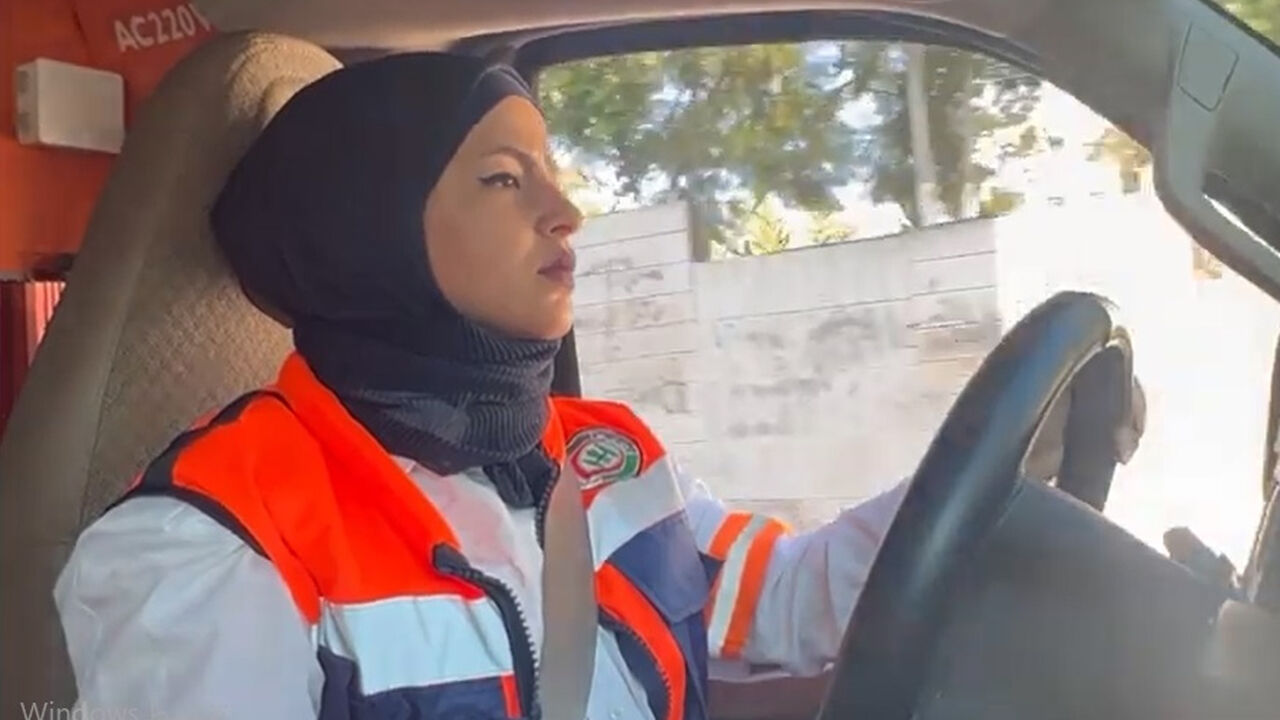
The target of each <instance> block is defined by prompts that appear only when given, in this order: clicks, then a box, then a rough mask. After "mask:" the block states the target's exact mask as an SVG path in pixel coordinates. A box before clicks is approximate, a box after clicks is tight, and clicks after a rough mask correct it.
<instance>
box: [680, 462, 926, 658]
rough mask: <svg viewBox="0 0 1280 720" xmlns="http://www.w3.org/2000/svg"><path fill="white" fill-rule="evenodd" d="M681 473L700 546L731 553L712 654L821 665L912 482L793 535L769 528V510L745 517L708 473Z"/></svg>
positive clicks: (720, 589) (719, 586) (720, 556)
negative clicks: (716, 491)
mask: <svg viewBox="0 0 1280 720" xmlns="http://www.w3.org/2000/svg"><path fill="white" fill-rule="evenodd" d="M677 475H678V477H681V479H680V484H681V486H682V490H683V491H684V492H685V497H686V503H687V508H688V513H689V518H690V521H691V523H692V525H693V528H694V534H695V535H696V536H697V539H698V544H699V546H700V548H701V549H702V551H703V552H704V553H705V554H708V555H710V556H712V557H715V558H716V559H717V560H721V561H722V563H723V564H722V566H721V570H720V577H719V578H718V581H717V583H716V590H715V592H714V593H713V597H712V605H711V607H710V612H709V618H710V619H709V622H708V629H707V635H708V641H709V643H710V645H711V647H710V650H711V655H712V657H714V658H718V659H720V660H721V661H739V662H746V663H751V664H759V665H770V666H778V667H781V668H783V669H784V670H786V671H787V672H788V673H791V674H795V675H815V674H817V673H820V672H822V671H823V670H824V669H825V668H826V667H827V666H828V665H829V664H830V663H832V662H833V661H834V660H835V658H836V654H837V653H838V652H839V650H840V642H841V639H842V638H843V636H844V630H845V626H846V625H847V624H848V622H849V616H850V615H851V614H852V613H853V607H854V604H855V603H856V602H857V600H858V595H859V594H860V593H861V592H862V587H863V585H864V584H865V583H866V579H867V574H868V572H869V571H870V569H871V563H872V561H873V560H874V559H875V555H876V552H877V551H878V550H879V548H880V542H881V541H882V540H883V539H884V536H885V534H886V533H887V532H888V530H889V525H890V524H891V523H892V521H893V518H894V516H895V515H896V514H897V511H898V505H899V504H900V503H901V502H902V497H903V495H904V494H905V492H906V488H907V484H908V483H907V482H905V481H904V482H901V483H899V484H898V485H896V486H894V487H893V488H891V489H890V490H888V491H886V492H884V493H881V494H880V495H877V496H874V497H872V498H870V499H868V500H866V501H865V502H862V503H860V504H858V505H855V506H853V507H850V508H848V509H846V510H844V511H843V512H841V513H840V514H839V516H837V517H836V519H834V520H833V521H831V522H830V523H828V524H827V525H824V526H822V527H820V528H817V529H816V530H813V531H810V532H807V533H801V534H795V535H791V534H787V533H785V532H781V531H780V530H776V531H775V532H773V533H770V532H769V531H770V529H771V527H772V528H776V527H777V522H776V521H773V520H770V519H768V518H762V517H752V518H751V519H750V520H748V521H747V522H746V523H745V524H744V523H743V522H742V520H743V518H742V517H741V516H742V515H744V513H734V512H731V511H729V510H728V509H726V508H725V507H724V505H723V504H722V503H721V502H720V501H719V500H717V499H716V498H715V497H713V496H712V495H711V493H710V491H709V490H708V489H707V488H706V486H705V485H704V484H703V483H701V482H699V481H696V480H693V479H691V478H688V477H687V476H681V474H680V473H677ZM734 515H737V516H739V517H738V518H737V520H736V521H735V520H734V519H733V516H734ZM739 528H741V529H740V530H739ZM735 533H736V537H735ZM726 539H733V540H734V541H733V542H732V543H728V544H726V543H725V540H726ZM717 545H719V547H716V546H717ZM753 564H754V565H755V566H756V569H753V568H752V565H753ZM753 578H754V579H753ZM734 615H737V616H738V617H736V618H735V617H733V616H734ZM718 616H724V617H727V618H729V620H728V621H727V624H726V621H725V620H724V618H719V624H718V623H717V620H718ZM727 627H731V628H732V629H731V630H730V631H726V628H727ZM725 667H726V668H727V667H728V666H725Z"/></svg>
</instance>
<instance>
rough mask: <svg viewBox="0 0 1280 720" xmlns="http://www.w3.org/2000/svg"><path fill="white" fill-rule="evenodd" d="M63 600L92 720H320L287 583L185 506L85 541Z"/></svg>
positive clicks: (123, 513)
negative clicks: (100, 716) (105, 719)
mask: <svg viewBox="0 0 1280 720" xmlns="http://www.w3.org/2000/svg"><path fill="white" fill-rule="evenodd" d="M54 598H55V601H56V603H57V606H58V611H59V614H60V615H61V618H62V626H63V630H64V632H65V635H66V640H67V648H68V651H69V652H70V656H71V664H72V667H73V669H74V671H75V677H76V687H77V689H78V692H79V696H80V700H79V704H80V705H81V706H82V707H83V708H84V709H85V711H86V712H87V713H88V715H87V716H94V712H93V710H94V709H97V708H101V709H102V712H105V713H107V714H111V713H116V714H119V713H128V712H132V713H135V715H136V716H137V717H171V718H208V719H210V720H220V719H226V720H233V719H234V718H249V717H263V718H267V717H269V718H281V719H282V720H314V718H315V717H316V716H317V712H318V707H319V698H320V691H321V687H322V685H323V674H322V673H321V671H320V667H319V663H318V661H317V659H316V654H315V650H314V649H313V647H312V644H311V638H310V631H309V629H308V626H307V624H306V622H305V620H304V619H303V618H302V616H301V615H300V614H299V613H298V610H297V608H296V606H295V605H294V603H293V600H292V598H291V597H290V594H289V592H288V590H287V589H286V587H285V584H284V582H283V581H282V580H281V579H280V576H279V575H278V573H277V572H276V570H275V568H274V566H272V564H271V563H270V562H269V561H267V560H266V559H265V558H263V557H261V556H260V555H258V554H257V553H255V552H254V551H253V550H251V549H250V548H249V547H248V546H247V545H245V544H244V543H243V542H242V541H241V540H240V539H239V538H238V537H236V536H235V535H234V534H232V533H231V532H230V531H228V530H227V529H225V528H223V527H222V526H221V525H219V524H218V523H216V522H214V521H213V520H212V519H210V518H209V517H208V516H207V515H205V514H204V513H202V512H200V511H199V510H197V509H195V508H194V507H192V506H190V505H188V504H186V503H184V502H181V501H179V500H176V499H173V498H168V497H140V498H134V499H132V500H129V501H128V502H125V503H123V504H122V505H120V506H118V507H116V508H114V509H113V510H111V511H110V512H108V513H107V514H106V515H104V516H103V517H102V518H101V519H99V520H98V521H97V522H95V523H94V524H93V525H92V526H90V527H89V528H88V529H87V530H85V532H84V534H82V535H81V536H80V538H79V540H78V541H77V543H76V547H75V549H74V550H73V551H72V554H71V559H70V560H69V561H68V563H67V565H66V567H65V568H64V569H63V571H62V574H61V576H60V577H59V578H58V583H57V586H56V587H55V590H54ZM111 716H112V717H114V716H115V715H111ZM120 716H121V717H124V716H125V715H120ZM132 716H133V715H130V717H132Z"/></svg>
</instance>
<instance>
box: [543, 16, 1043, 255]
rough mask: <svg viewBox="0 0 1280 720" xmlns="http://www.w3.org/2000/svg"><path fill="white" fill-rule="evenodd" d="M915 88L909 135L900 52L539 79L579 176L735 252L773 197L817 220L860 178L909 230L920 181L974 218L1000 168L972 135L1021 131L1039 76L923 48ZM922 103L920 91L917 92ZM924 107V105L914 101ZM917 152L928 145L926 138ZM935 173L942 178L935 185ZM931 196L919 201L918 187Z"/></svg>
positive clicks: (692, 55) (887, 49)
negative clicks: (681, 203) (606, 180)
mask: <svg viewBox="0 0 1280 720" xmlns="http://www.w3.org/2000/svg"><path fill="white" fill-rule="evenodd" d="M919 54H920V56H921V67H919V68H918V69H920V70H922V72H921V73H920V74H919V77H918V78H917V79H918V80H920V81H921V82H922V84H923V87H920V83H917V85H916V86H915V87H916V90H917V91H919V90H921V89H922V90H923V91H924V92H925V94H926V95H927V101H926V102H925V103H924V104H925V105H926V106H927V107H926V112H925V113H924V114H923V115H917V120H920V121H922V122H919V123H917V125H919V126H920V127H918V128H917V131H918V132H917V134H918V135H919V134H920V132H919V131H920V128H924V129H925V130H927V139H928V143H927V145H925V144H920V143H917V144H916V145H914V146H913V144H912V142H911V136H910V128H909V118H910V111H909V108H908V102H907V100H908V98H907V92H908V86H907V64H906V62H905V55H904V52H903V49H902V46H899V45H896V44H889V43H882V42H863V41H849V42H826V41H822V42H810V43H792V44H779V45H753V46H741V47H725V48H696V49H686V50H673V51H663V52H649V53H636V54H631V55H621V56H613V57H605V58H597V59H591V60H585V61H579V62H575V63H569V64H566V65H562V66H559V67H556V68H552V69H551V70H549V71H547V72H546V73H545V74H544V75H543V76H542V77H541V78H540V88H541V91H542V101H543V106H544V108H545V110H546V113H547V119H548V125H549V127H550V129H551V132H552V135H553V137H554V138H555V145H556V149H557V151H558V153H559V154H561V155H562V156H567V157H568V158H569V161H570V162H571V163H572V164H575V165H578V166H600V167H605V168H607V174H609V175H610V176H611V181H612V182H611V184H612V187H613V190H614V192H615V193H616V194H617V195H618V196H619V197H626V198H629V199H631V200H634V201H636V202H641V203H652V202H659V201H665V200H673V199H680V200H685V201H688V202H690V203H692V204H693V205H694V206H695V210H696V212H697V216H698V217H699V218H700V219H702V221H703V222H704V223H705V224H706V227H705V228H704V230H705V231H706V232H707V233H708V234H709V235H710V237H711V239H712V240H713V241H715V242H717V243H718V244H720V245H721V246H722V247H725V248H728V249H730V250H731V251H732V250H733V249H734V248H737V247H747V246H749V245H755V246H760V247H763V246H777V245H778V243H773V242H770V243H763V244H761V243H754V244H753V243H747V242H743V243H729V242H727V240H728V239H729V238H733V237H737V238H742V237H745V233H747V231H748V228H747V226H746V224H747V223H748V222H749V221H751V222H756V223H757V226H758V222H759V221H758V220H755V221H752V220H751V218H752V217H753V216H754V215H755V212H756V211H757V210H758V209H759V208H760V207H761V203H762V202H764V201H765V200H766V199H767V198H774V199H776V200H778V201H779V202H781V204H782V206H783V207H785V208H788V209H801V210H804V211H806V212H809V213H812V214H816V215H824V214H827V215H829V214H831V213H832V212H834V211H837V210H839V209H841V204H840V201H839V199H838V198H837V195H836V190H838V189H840V188H842V187H846V186H850V185H853V184H855V183H858V182H862V183H866V184H867V185H868V187H869V189H870V195H871V199H872V200H873V201H875V202H894V203H897V204H899V205H900V206H901V207H902V208H903V210H904V212H905V213H906V215H907V217H909V218H911V219H912V221H913V222H914V223H915V224H917V225H918V224H920V222H919V218H918V215H919V213H918V209H917V208H918V205H919V204H918V203H917V202H916V196H917V191H916V190H915V185H916V182H917V175H916V168H917V164H916V162H915V160H916V159H917V155H922V156H924V157H926V158H927V156H928V153H929V151H932V153H933V155H934V158H935V161H934V162H927V161H926V162H924V163H922V164H921V167H920V169H921V170H922V171H923V172H922V175H921V176H920V178H921V179H922V180H924V185H925V186H926V187H929V186H936V188H937V195H938V196H939V197H938V198H937V199H936V200H935V203H936V204H937V205H938V206H940V208H941V211H942V212H945V213H947V214H949V215H950V216H952V217H963V216H967V215H971V214H972V213H971V212H969V211H968V209H967V208H968V206H969V205H970V204H972V203H971V202H970V201H971V198H972V197H973V196H974V189H975V188H976V187H977V186H978V185H980V184H981V183H982V182H983V181H984V180H985V179H986V178H987V177H989V176H990V175H991V174H992V172H993V169H992V168H989V167H986V166H984V165H982V164H981V163H978V162H975V161H974V160H973V157H972V156H973V147H974V142H975V140H976V139H977V138H978V137H980V136H984V135H989V134H990V133H991V132H992V131H993V130H994V129H997V128H1004V127H1010V126H1013V125H1016V124H1019V123H1024V122H1025V121H1026V117H1027V112H1028V111H1029V109H1030V107H1033V106H1034V103H1035V102H1036V101H1037V99H1038V87H1039V84H1038V82H1035V81H1029V80H1028V79H1027V78H1026V77H1025V76H1024V75H1023V74H1022V73H1019V72H1015V71H1013V70H1012V69H1011V68H1008V67H1007V66H1005V65H1003V64H1001V63H998V62H995V61H992V60H988V59H986V58H985V57H982V56H978V55H974V54H972V53H967V52H962V51H957V50H951V49H948V48H938V47H923V48H920V52H919ZM917 94H918V93H917ZM918 100H919V98H917V101H918ZM921 142H923V141H921ZM930 174H932V175H933V176H934V178H936V180H931V179H930V177H929V176H930ZM926 192H927V191H926Z"/></svg>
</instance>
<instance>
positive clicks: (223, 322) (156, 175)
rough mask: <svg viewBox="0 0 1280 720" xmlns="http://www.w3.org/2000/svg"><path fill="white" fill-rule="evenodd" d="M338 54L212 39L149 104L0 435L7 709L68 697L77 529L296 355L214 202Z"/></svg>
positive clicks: (275, 40) (256, 39) (0, 712)
mask: <svg viewBox="0 0 1280 720" xmlns="http://www.w3.org/2000/svg"><path fill="white" fill-rule="evenodd" d="M338 67H339V63H338V62H337V60H335V59H334V58H333V57H332V56H331V55H329V54H328V53H327V52H325V51H324V50H322V49H321V48H319V47H317V46H314V45H311V44H309V43H306V42H302V41H299V40H295V39H291V38H286V37H282V36H275V35H264V34H235V35H225V36H221V37H217V38H214V39H213V40H210V41H209V42H208V43H206V44H205V45H203V46H202V47H201V48H199V49H198V50H196V51H195V52H194V53H192V54H191V55H190V56H188V57H187V58H186V59H185V60H183V61H182V62H181V63H179V64H178V66H176V67H175V68H174V69H173V70H172V71H171V72H170V74H169V75H168V76H167V77H166V79H165V80H164V81H163V82H162V83H161V84H160V86H159V87H158V88H157V90H156V92H155V93H154V94H153V95H152V97H151V98H150V99H149V100H148V101H147V103H146V104H145V105H144V106H143V108H142V110H141V112H140V113H139V117H137V118H136V120H135V122H134V124H133V125H132V127H131V128H130V132H129V136H128V138H127V140H126V142H125V146H124V150H123V152H122V154H121V155H120V157H119V158H118V160H117V161H116V163H115V166H114V168H113V171H112V175H111V177H110V179H109V181H108V182H107V185H106V188H105V190H104V192H103V194H102V196H101V198H100V199H99V202H98V205H97V207H96V209H95V210H94V215H93V218H92V220H91V222H90V225H89V229H88V231H87V233H86V236H85V240H84V243H83V246H82V249H81V251H80V253H79V255H78V256H77V258H76V262H75V267H74V268H73V270H72V272H71V275H70V278H69V280H68V283H67V288H66V292H65V294H64V296H63V298H62V301H61V303H60V305H59V308H58V310H57V312H56V313H55V315H54V317H53V320H52V322H51V323H50V326H49V328H48V332H47V334H46V335H45V339H44V341H43V343H42V344H41V347H40V349H39V351H38V352H37V355H36V358H35V362H34V364H33V366H32V368H31V371H30V374H29V375H28V376H27V380H26V383H25V386H24V388H23V390H22V393H21V395H20V396H19V397H18V400H17V403H16V405H15V407H14V409H13V413H12V415H11V417H10V420H9V424H8V430H7V432H6V434H5V437H4V439H3V443H2V444H0V573H3V578H2V579H0V624H3V627H5V628H6V633H7V634H6V637H5V639H4V642H3V643H0V686H3V687H4V700H3V703H4V704H3V707H2V708H0V718H9V717H19V716H21V715H20V709H19V703H20V702H24V701H25V702H35V703H45V702H48V701H50V700H53V701H55V707H69V706H70V700H71V699H72V696H73V694H74V686H73V683H72V680H71V675H70V671H69V667H68V663H67V661H66V659H65V650H64V648H63V640H62V635H61V630H60V627H59V625H58V622H57V618H56V614H55V609H54V606H53V601H52V596H51V592H52V588H53V583H54V580H55V579H56V576H57V573H58V572H59V571H60V570H61V568H62V566H63V564H64V563H65V562H66V558H67V554H68V552H69V550H70V548H71V546H72V544H73V543H74V540H75V537H76V536H77V535H78V534H79V532H80V530H81V529H83V527H84V526H85V525H87V524H88V523H89V522H91V521H92V520H94V519H95V518H96V517H97V516H98V514H99V513H100V512H101V511H102V510H103V508H105V507H106V506H107V505H108V504H109V503H110V502H111V501H112V500H114V499H115V498H116V497H118V495H119V494H120V492H121V491H122V490H123V488H124V487H125V485H127V484H128V483H129V481H130V480H131V479H132V478H133V477H134V476H135V475H136V474H137V473H138V472H139V471H140V470H141V469H142V468H143V467H144V465H145V464H146V462H147V460H148V459H149V458H151V457H154V456H155V455H156V454H158V453H159V452H160V451H161V450H162V449H163V448H164V446H165V445H166V444H167V443H168V442H169V441H170V440H171V439H172V438H173V437H174V436H175V435H176V434H178V433H179V432H181V431H182V430H183V429H184V428H186V427H187V426H188V425H189V424H190V423H191V422H192V421H193V419H194V418H196V417H197V416H199V415H200V414H202V413H203V412H205V411H207V410H210V409H213V408H216V407H219V406H221V405H223V404H225V403H227V402H228V401H230V400H231V399H233V398H235V397H236V396H238V395H240V394H241V393H243V392H246V391H248V390H250V389H253V388H255V387H259V386H261V385H262V384H264V383H267V382H270V380H271V378H273V377H274V373H275V372H276V370H277V369H278V366H279V364H280V362H281V361H282V359H283V358H284V356H285V354H286V353H287V352H288V350H289V348H290V340H289V335H288V333H287V331H286V330H284V329H283V328H282V327H280V326H279V325H277V324H276V323H274V322H273V321H271V320H270V319H268V318H266V317H265V316H263V315H262V314H261V313H259V312H258V311H256V310H255V309H254V308H253V306H252V305H250V304H249V302H248V301H247V300H246V299H245V298H244V296H243V295H242V294H241V292H240V289H239V286H238V284H237V283H236V281H235V279H234V278H233V277H232V275H231V273H230V271H229V270H228V267H227V265H226V263H225V262H224V261H223V259H222V257H221V256H220V254H219V252H218V250H217V247H216V245H215V243H214V240H213V236H212V232H211V230H210V227H209V222H208V213H209V208H210V207H211V205H212V204H213V201H214V199H215V197H216V196H217V194H218V192H219V190H220V189H221V187H222V185H223V183H224V182H225V180H226V178H227V176H228V174H229V173H230V171H231V169H232V167H233V166H234V165H235V163H236V162H237V161H238V160H239V158H240V157H241V156H242V154H243V153H244V151H245V150H246V148H247V147H248V146H249V144H250V143H251V142H252V141H253V140H254V138H255V137H256V136H257V135H258V133H259V132H260V131H261V129H262V128H263V126H264V125H265V124H266V122H267V121H268V120H269V119H270V118H271V116H272V115H273V114H274V113H275V112H276V111H277V110H278V109H279V108H280V107H281V105H283V104H284V102H285V101H286V100H288V98H289V97H290V96H291V95H292V94H293V93H294V92H296V91H297V90H298V89H299V88H301V87H302V86H304V85H306V84H308V83H310V82H312V81H314V80H316V79H317V78H319V77H322V76H323V75H325V74H326V73H329V72H332V71H333V70H335V69H337V68H338Z"/></svg>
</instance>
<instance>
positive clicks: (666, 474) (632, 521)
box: [587, 459, 684, 570]
mask: <svg viewBox="0 0 1280 720" xmlns="http://www.w3.org/2000/svg"><path fill="white" fill-rule="evenodd" d="M683 509H684V498H683V497H681V496H680V489H679V487H677V486H676V481H675V476H674V475H673V474H672V473H671V464H670V463H669V462H668V461H667V460H665V459H664V460H660V461H658V462H656V463H654V464H653V465H651V466H650V467H649V469H648V470H646V471H645V472H643V473H641V474H640V475H638V476H636V477H634V478H629V479H626V480H618V481H616V482H614V483H612V484H611V485H608V486H606V487H605V488H603V489H601V490H600V492H599V493H598V494H596V495H595V497H594V498H592V499H591V504H590V505H589V506H588V507H587V526H588V528H589V529H590V532H591V553H592V557H593V559H594V560H595V564H596V569H597V570H599V569H600V567H601V566H602V565H604V563H605V561H607V560H608V559H609V558H610V557H611V556H612V555H613V554H614V553H615V552H617V550H618V548H620V547H622V546H623V545H626V544H627V541H628V540H630V539H632V538H634V537H635V536H636V535H639V534H640V533H641V532H643V531H644V530H645V529H646V528H648V527H651V526H653V525H656V524H658V523H659V522H660V521H662V520H663V519H664V518H667V517H670V516H671V515H675V514H676V513H678V512H681V511H682V510H683Z"/></svg>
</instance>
